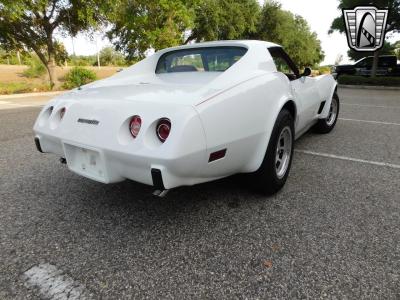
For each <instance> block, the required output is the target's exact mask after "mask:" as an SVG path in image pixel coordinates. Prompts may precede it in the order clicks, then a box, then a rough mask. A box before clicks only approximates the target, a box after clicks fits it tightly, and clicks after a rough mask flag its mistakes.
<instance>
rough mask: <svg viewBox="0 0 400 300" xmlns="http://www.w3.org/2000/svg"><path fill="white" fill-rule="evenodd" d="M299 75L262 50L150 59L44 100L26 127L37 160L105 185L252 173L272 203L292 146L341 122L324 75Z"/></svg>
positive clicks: (248, 44)
mask: <svg viewBox="0 0 400 300" xmlns="http://www.w3.org/2000/svg"><path fill="white" fill-rule="evenodd" d="M310 71H311V70H310V69H308V68H306V70H305V71H304V73H303V74H300V73H299V70H298V69H297V67H296V66H295V65H294V63H293V62H292V60H291V59H290V58H289V56H288V55H287V54H286V53H285V52H284V50H283V49H282V48H281V47H280V46H278V45H276V44H272V43H267V42H262V41H220V42H208V43H200V44H194V45H188V46H182V47H176V48H169V49H165V50H162V51H159V52H157V53H156V54H154V55H153V56H151V57H148V58H146V59H144V60H143V61H141V62H139V63H137V64H135V65H134V66H132V67H130V68H127V69H126V70H124V71H122V72H120V73H118V74H116V75H114V76H112V77H110V78H108V79H105V80H101V81H97V82H94V83H91V84H88V85H85V86H82V87H80V88H78V89H75V90H73V91H71V92H68V93H65V94H63V95H61V96H58V97H56V98H54V99H53V100H51V101H50V102H49V103H48V104H47V105H46V106H45V107H44V108H43V110H42V111H41V113H40V115H39V116H38V119H37V121H36V123H35V125H34V132H35V142H36V145H37V148H38V150H39V151H41V152H45V153H54V154H57V155H58V156H59V157H61V161H62V162H64V163H67V165H68V168H69V169H70V170H71V171H73V172H75V173H77V174H80V175H82V176H85V177H88V178H91V179H93V180H97V181H100V182H103V183H112V182H118V181H122V180H125V179H131V180H134V181H137V182H141V183H144V184H148V185H153V186H154V187H155V189H156V190H157V191H158V192H157V194H159V195H163V194H165V192H166V191H167V190H168V189H172V188H175V187H179V186H184V185H194V184H198V183H202V182H207V181H211V180H216V179H219V178H222V177H226V176H230V175H233V174H237V173H251V175H250V176H251V178H252V179H251V182H252V183H253V184H254V185H255V187H257V188H258V189H259V190H261V191H263V192H265V193H268V194H271V193H274V192H277V191H278V190H279V189H281V188H282V186H283V185H284V184H285V181H286V179H287V176H288V174H289V170H290V166H291V162H292V158H293V147H294V140H295V139H296V138H298V137H300V136H301V135H302V134H303V133H305V132H306V131H307V130H308V129H310V128H311V127H314V128H315V130H317V131H318V132H321V133H328V132H330V131H331V130H332V129H333V127H334V126H335V123H336V120H337V117H338V113H339V98H338V96H337V94H336V81H335V80H334V79H333V77H332V76H331V75H325V76H319V77H309V75H310V73H311V72H310Z"/></svg>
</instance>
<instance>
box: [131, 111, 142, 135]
mask: <svg viewBox="0 0 400 300" xmlns="http://www.w3.org/2000/svg"><path fill="white" fill-rule="evenodd" d="M141 126H142V119H141V118H140V117H139V116H134V117H133V118H132V119H131V122H130V123H129V131H130V132H131V134H132V136H133V138H136V137H137V136H138V134H139V131H140V127H141Z"/></svg>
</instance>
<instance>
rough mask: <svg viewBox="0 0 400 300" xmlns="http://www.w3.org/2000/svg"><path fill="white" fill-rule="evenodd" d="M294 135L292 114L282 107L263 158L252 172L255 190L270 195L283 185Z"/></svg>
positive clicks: (287, 174)
mask: <svg viewBox="0 0 400 300" xmlns="http://www.w3.org/2000/svg"><path fill="white" fill-rule="evenodd" d="M294 137H295V131H294V120H293V116H292V115H291V113H290V112H289V111H288V110H286V109H283V110H282V111H281V112H280V113H279V115H278V118H277V120H276V122H275V126H274V129H273V131H272V134H271V138H270V141H269V144H268V148H267V151H266V153H265V156H264V160H263V162H262V164H261V166H260V168H259V169H258V170H257V171H256V172H254V173H253V174H252V184H253V185H254V187H255V188H256V190H257V191H259V192H261V193H263V194H267V195H272V194H275V193H277V192H278V191H279V190H280V189H282V187H283V186H284V185H285V183H286V179H287V177H288V176H289V172H290V167H291V165H292V160H293V149H294Z"/></svg>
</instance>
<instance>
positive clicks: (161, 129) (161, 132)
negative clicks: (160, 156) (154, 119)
mask: <svg viewBox="0 0 400 300" xmlns="http://www.w3.org/2000/svg"><path fill="white" fill-rule="evenodd" d="M170 131H171V121H170V120H168V119H161V120H160V121H158V124H157V127H156V133H157V137H158V139H159V140H160V141H161V142H162V143H164V142H165V140H166V139H167V138H168V136H169V133H170Z"/></svg>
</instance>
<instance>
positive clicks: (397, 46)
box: [394, 41, 400, 60]
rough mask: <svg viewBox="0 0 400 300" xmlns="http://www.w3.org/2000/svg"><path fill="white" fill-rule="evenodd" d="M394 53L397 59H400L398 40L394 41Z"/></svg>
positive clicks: (399, 42)
mask: <svg viewBox="0 0 400 300" xmlns="http://www.w3.org/2000/svg"><path fill="white" fill-rule="evenodd" d="M394 53H395V54H396V56H397V59H399V60H400V41H397V42H396V43H394Z"/></svg>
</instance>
